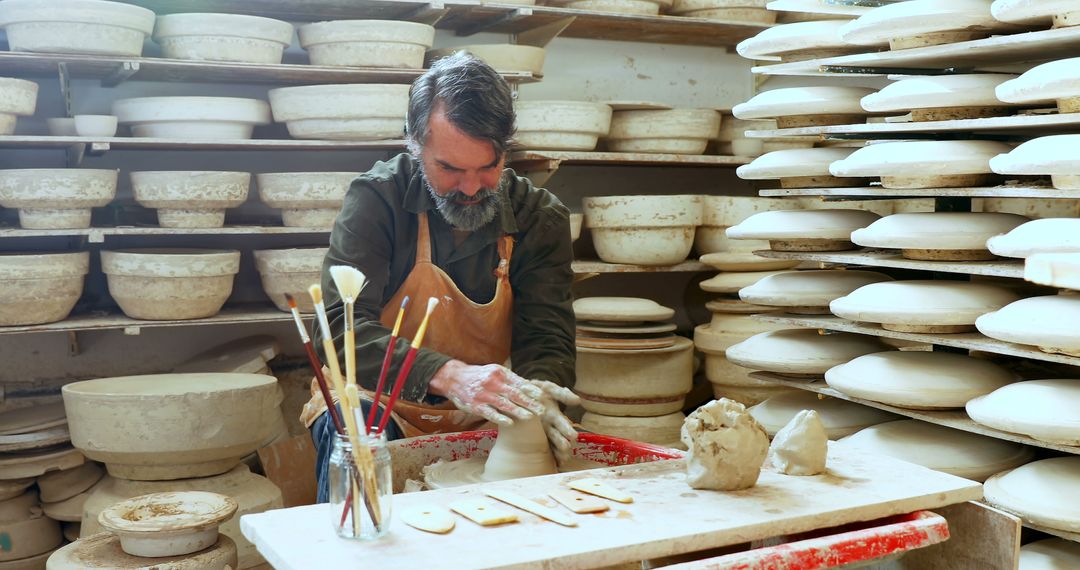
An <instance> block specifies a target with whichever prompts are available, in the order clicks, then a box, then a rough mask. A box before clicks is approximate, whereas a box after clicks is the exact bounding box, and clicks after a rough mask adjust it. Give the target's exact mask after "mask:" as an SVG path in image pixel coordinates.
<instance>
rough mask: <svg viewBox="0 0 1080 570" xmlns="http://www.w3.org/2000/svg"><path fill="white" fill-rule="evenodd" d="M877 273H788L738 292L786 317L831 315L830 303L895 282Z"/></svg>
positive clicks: (820, 271)
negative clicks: (860, 290)
mask: <svg viewBox="0 0 1080 570" xmlns="http://www.w3.org/2000/svg"><path fill="white" fill-rule="evenodd" d="M892 280H893V279H892V277H889V276H888V275H885V274H884V273H878V272H876V271H835V270H829V269H824V270H815V271H786V272H783V273H777V274H775V275H770V276H768V277H765V278H764V279H761V280H760V281H758V282H756V283H754V284H753V285H750V286H748V287H744V288H743V289H741V290H739V298H740V299H742V300H743V301H746V302H747V303H753V304H755V305H765V306H768V307H779V308H781V309H782V310H783V311H784V312H786V313H795V314H801V315H828V314H829V303H832V302H833V301H834V300H836V299H839V298H840V297H843V296H844V295H848V294H850V293H851V292H852V291H854V290H856V289H858V288H859V287H863V286H865V285H869V284H871V283H881V282H883V281H892Z"/></svg>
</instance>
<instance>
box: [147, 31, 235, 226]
mask: <svg viewBox="0 0 1080 570" xmlns="http://www.w3.org/2000/svg"><path fill="white" fill-rule="evenodd" d="M184 15H187V14H184ZM250 186H251V174H250V173H248V172H211V171H152V172H132V173H131V189H132V192H134V194H135V201H136V202H138V203H139V205H141V206H142V207H144V208H155V209H157V217H158V225H159V226H161V227H163V228H220V227H222V226H224V225H225V210H226V209H227V208H235V207H237V206H239V205H240V204H243V203H244V201H245V200H247V196H248V188H249V187H250Z"/></svg>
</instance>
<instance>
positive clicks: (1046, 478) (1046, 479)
mask: <svg viewBox="0 0 1080 570" xmlns="http://www.w3.org/2000/svg"><path fill="white" fill-rule="evenodd" d="M983 493H984V495H985V498H986V502H987V503H990V504H991V505H993V506H995V507H998V508H1001V509H1004V510H1006V511H1009V512H1011V513H1014V514H1016V515H1018V516H1019V517H1020V518H1021V519H1023V520H1024V521H1025V522H1030V523H1034V524H1037V525H1042V526H1045V527H1049V528H1054V529H1059V530H1064V531H1067V532H1073V533H1076V532H1080V503H1077V502H1076V501H1063V500H1062V497H1076V496H1078V495H1080V457H1077V456H1068V457H1055V458H1052V459H1043V460H1041V461H1035V462H1033V463H1028V464H1027V465H1024V466H1021V467H1017V468H1016V469H1013V470H1011V471H1005V472H1003V473H998V474H997V475H994V476H993V477H991V478H990V479H987V481H986V484H985V485H984V486H983Z"/></svg>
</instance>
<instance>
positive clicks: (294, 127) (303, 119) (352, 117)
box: [269, 84, 409, 141]
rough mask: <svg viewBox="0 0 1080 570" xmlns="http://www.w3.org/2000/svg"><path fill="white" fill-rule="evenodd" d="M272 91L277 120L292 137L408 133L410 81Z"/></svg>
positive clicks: (388, 136)
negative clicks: (400, 83) (406, 122)
mask: <svg viewBox="0 0 1080 570" xmlns="http://www.w3.org/2000/svg"><path fill="white" fill-rule="evenodd" d="M269 94H270V108H271V110H272V111H273V113H274V120H275V121H277V122H279V123H285V126H286V127H287V128H288V129H289V135H291V136H292V137H293V138H297V139H326V140H356V141H375V140H384V139H394V138H400V137H401V136H402V135H403V134H404V132H405V115H406V112H407V110H408V107H409V86H408V85H379V84H366V85H358V84H342V85H302V86H300V87H281V88H278V89H271V90H270V93H269Z"/></svg>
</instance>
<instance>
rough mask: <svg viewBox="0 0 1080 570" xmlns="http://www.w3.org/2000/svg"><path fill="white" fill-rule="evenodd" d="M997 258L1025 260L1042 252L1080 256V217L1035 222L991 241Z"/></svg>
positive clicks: (989, 244)
mask: <svg viewBox="0 0 1080 570" xmlns="http://www.w3.org/2000/svg"><path fill="white" fill-rule="evenodd" d="M986 246H987V247H988V248H989V249H990V251H991V252H993V253H994V254H995V255H1001V256H1004V257H1019V258H1023V259H1026V258H1028V257H1031V256H1032V255H1036V254H1039V253H1080V218H1047V219H1042V220H1033V221H1030V222H1027V223H1026V224H1023V225H1020V226H1017V227H1016V228H1013V230H1012V231H1010V232H1008V233H1006V234H1004V235H999V236H995V237H992V238H990V239H989V240H987V242H986Z"/></svg>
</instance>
